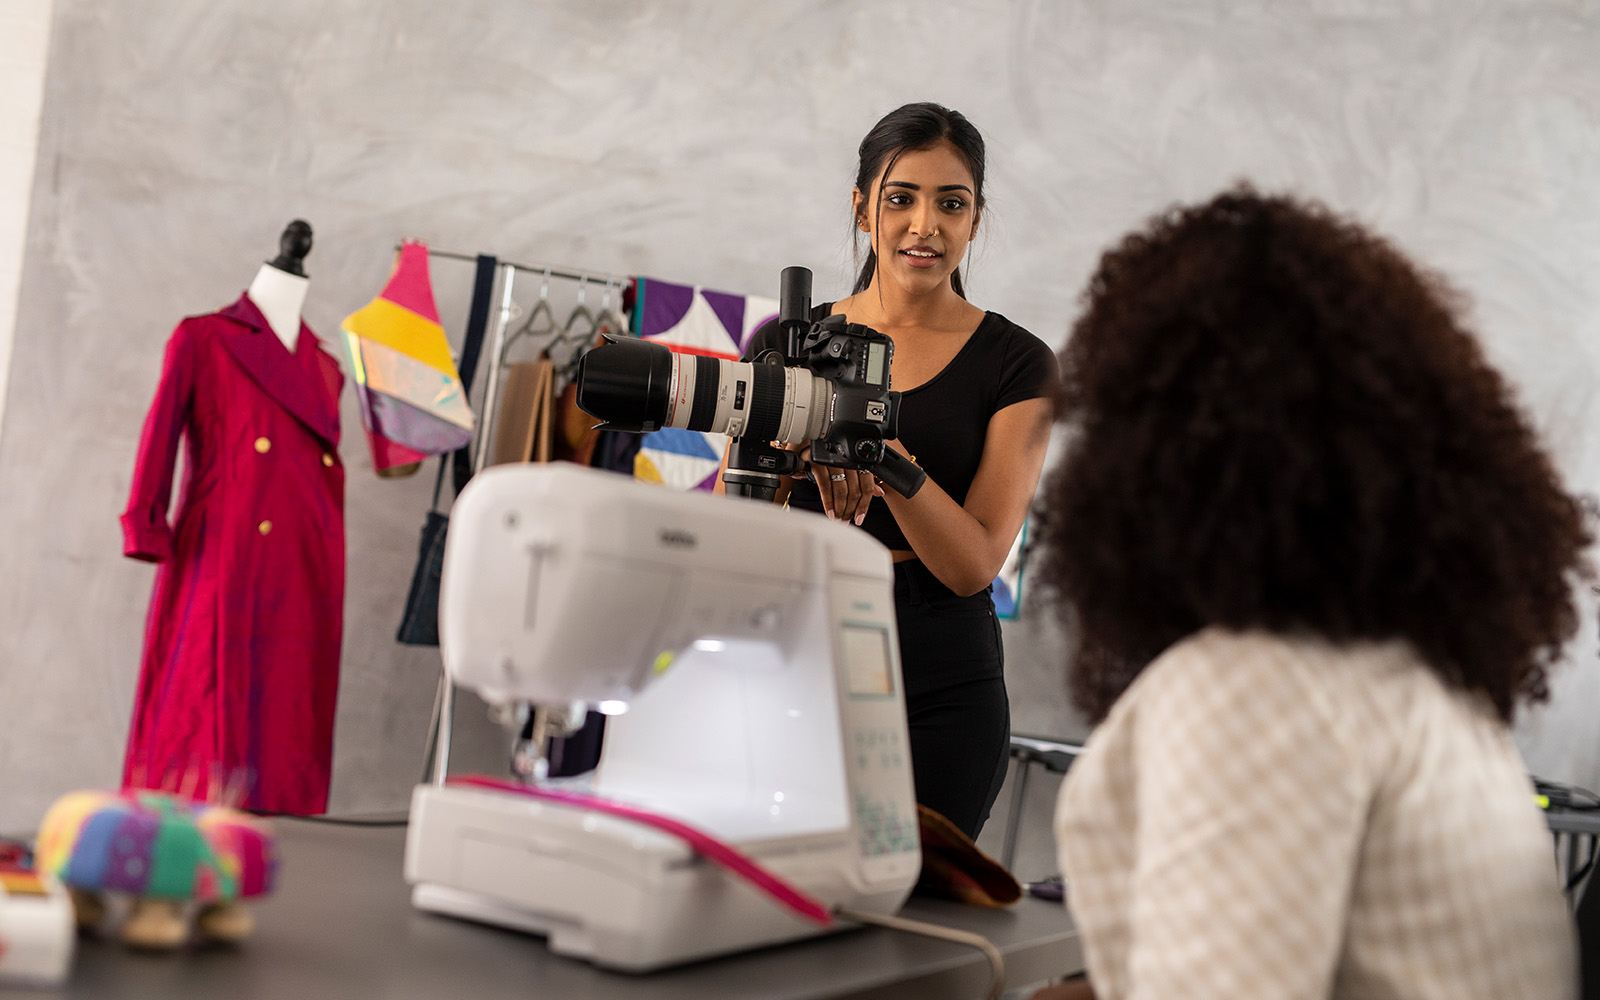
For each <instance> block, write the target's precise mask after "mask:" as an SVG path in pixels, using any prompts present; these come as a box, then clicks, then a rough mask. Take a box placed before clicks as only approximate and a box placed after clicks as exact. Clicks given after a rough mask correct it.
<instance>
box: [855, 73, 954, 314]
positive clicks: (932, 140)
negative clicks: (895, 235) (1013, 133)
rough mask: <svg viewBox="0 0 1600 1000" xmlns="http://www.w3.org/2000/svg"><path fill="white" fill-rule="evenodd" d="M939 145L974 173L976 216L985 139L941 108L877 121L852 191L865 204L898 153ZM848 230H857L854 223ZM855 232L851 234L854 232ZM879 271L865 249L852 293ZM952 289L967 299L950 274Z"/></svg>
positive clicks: (916, 107)
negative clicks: (945, 145)
mask: <svg viewBox="0 0 1600 1000" xmlns="http://www.w3.org/2000/svg"><path fill="white" fill-rule="evenodd" d="M941 142H948V143H949V144H950V145H951V146H952V147H954V148H955V151H956V152H957V153H958V154H959V155H960V156H961V158H962V159H963V160H965V161H966V164H967V169H968V170H970V171H971V172H972V186H973V192H972V200H973V206H974V207H975V208H977V209H979V210H980V211H981V210H982V209H983V136H982V135H980V134H978V129H977V127H976V126H974V125H973V124H972V123H971V122H969V121H967V118H966V116H965V115H963V114H962V113H961V112H959V111H952V110H950V109H949V108H947V107H944V106H943V105H939V104H930V103H927V102H922V103H919V104H906V105H902V106H901V107H898V108H895V109H894V110H893V111H891V112H889V113H888V114H886V115H884V116H883V117H882V118H880V119H878V124H876V125H874V126H872V131H870V132H868V133H867V135H866V138H864V139H862V140H861V148H860V149H859V150H858V151H857V155H858V157H859V165H858V166H857V168H856V190H857V191H860V192H861V197H862V198H863V199H865V198H870V197H871V196H872V182H873V181H875V180H877V179H878V175H879V174H885V175H887V172H888V171H889V170H892V169H893V168H894V164H895V161H896V160H898V159H900V154H902V153H904V152H906V151H907V150H917V149H929V148H931V147H933V146H936V145H938V144H939V143H941ZM882 199H883V192H881V191H880V192H879V193H878V200H877V202H875V203H874V204H873V206H872V211H873V213H874V218H876V216H877V215H878V214H879V213H880V211H881V207H880V203H881V202H882ZM850 221H851V225H852V226H854V225H855V220H854V219H852V220H850ZM877 228H878V226H877V222H876V221H874V222H873V231H874V232H876V231H877ZM852 231H854V230H852ZM856 256H857V259H859V258H860V246H859V245H857V246H856ZM877 271H878V254H877V252H876V251H875V250H873V249H872V247H871V246H870V245H869V246H868V247H867V259H866V262H865V264H864V265H863V266H862V268H861V273H860V274H859V275H858V276H857V277H856V286H855V288H853V289H851V293H852V294H854V293H856V292H863V291H866V288H867V286H868V285H869V284H871V283H872V276H873V275H874V274H876V273H877ZM950 287H951V288H953V289H955V293H956V294H957V295H959V296H961V297H962V298H966V297H967V293H966V290H965V289H963V288H962V287H961V273H960V272H959V271H955V272H952V273H951V275H950Z"/></svg>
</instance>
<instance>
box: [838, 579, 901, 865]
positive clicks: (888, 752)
mask: <svg viewBox="0 0 1600 1000" xmlns="http://www.w3.org/2000/svg"><path fill="white" fill-rule="evenodd" d="M842 589H843V588H841V590H842ZM839 597H840V598H842V599H843V601H842V603H844V605H845V606H844V607H843V608H837V609H836V610H837V611H838V612H840V613H839V617H838V618H837V619H836V620H837V621H838V622H839V626H838V648H839V653H840V655H839V658H838V663H839V671H840V695H841V698H842V701H843V704H842V706H841V707H842V708H843V713H842V717H843V722H844V725H843V736H844V757H845V768H846V771H847V773H848V775H849V781H850V799H851V808H852V809H853V811H854V812H855V818H856V828H857V831H858V835H859V837H860V850H861V855H862V858H863V863H864V867H865V869H866V872H865V873H866V874H867V875H868V877H871V878H893V877H895V875H897V874H899V873H900V871H901V869H903V868H905V867H906V866H907V865H911V866H915V865H917V864H918V863H919V861H918V858H919V855H918V840H917V807H916V802H915V799H914V797H913V795H912V792H911V747H910V745H909V742H908V739H907V736H906V727H905V703H904V700H903V697H904V696H903V693H902V688H901V683H900V658H899V651H898V649H897V648H896V641H895V634H894V625H893V622H894V618H893V613H892V611H891V610H890V609H888V608H883V607H879V606H878V605H879V604H881V603H882V601H883V598H884V595H883V594H882V592H881V591H880V592H878V593H875V594H871V595H868V594H859V595H857V594H846V593H841V594H840V595H839Z"/></svg>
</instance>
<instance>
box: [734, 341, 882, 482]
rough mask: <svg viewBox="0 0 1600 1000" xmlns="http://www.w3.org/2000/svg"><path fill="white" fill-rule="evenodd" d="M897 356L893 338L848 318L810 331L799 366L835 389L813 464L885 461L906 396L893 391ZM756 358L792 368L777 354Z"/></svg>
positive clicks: (816, 442) (859, 465)
mask: <svg viewBox="0 0 1600 1000" xmlns="http://www.w3.org/2000/svg"><path fill="white" fill-rule="evenodd" d="M893 357H894V341H893V340H890V339H889V338H888V337H887V336H885V335H884V334H881V333H879V332H878V331H876V330H874V329H872V328H871V327H869V326H863V325H861V324H860V323H849V322H846V320H845V318H844V317H843V316H828V317H826V318H824V319H821V320H818V321H817V322H816V323H813V324H812V326H811V328H810V329H809V330H807V331H806V332H805V334H804V335H803V336H802V338H801V340H800V345H799V350H798V352H797V353H796V355H795V357H794V358H793V362H794V363H795V364H798V365H800V366H803V367H805V368H806V369H808V370H809V371H810V372H811V374H813V375H815V376H816V377H817V378H820V379H822V380H824V381H825V382H827V383H828V385H829V390H828V392H827V398H828V403H827V406H828V413H827V415H826V417H827V419H826V427H827V429H826V430H825V431H823V432H822V433H821V434H820V435H818V436H816V437H813V438H812V439H811V458H812V461H814V462H816V463H817V464H819V465H834V466H841V467H844V468H868V467H871V466H872V465H875V464H876V463H877V462H878V460H879V459H881V458H882V457H883V452H884V442H885V441H886V440H889V439H891V438H893V437H894V436H895V435H896V433H897V429H896V428H897V426H898V422H899V416H900V394H899V393H897V392H894V391H892V390H891V389H890V388H889V384H890V383H889V362H890V360H891V359H892V358H893ZM755 360H756V363H758V364H762V363H765V364H772V363H778V364H789V359H786V358H784V357H782V356H781V355H778V353H777V352H776V351H768V352H764V353H763V354H762V355H761V356H759V357H757V358H756V359H755Z"/></svg>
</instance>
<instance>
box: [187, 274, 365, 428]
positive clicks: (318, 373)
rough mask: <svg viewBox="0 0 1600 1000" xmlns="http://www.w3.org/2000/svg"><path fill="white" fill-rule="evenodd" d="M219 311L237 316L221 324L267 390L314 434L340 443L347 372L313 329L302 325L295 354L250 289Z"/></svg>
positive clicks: (226, 341)
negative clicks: (343, 372) (341, 399)
mask: <svg viewBox="0 0 1600 1000" xmlns="http://www.w3.org/2000/svg"><path fill="white" fill-rule="evenodd" d="M218 315H220V316H222V317H224V318H226V319H229V320H232V321H233V322H232V323H228V324H224V325H223V326H222V327H221V334H220V337H221V340H222V344H223V346H224V347H226V348H227V350H228V353H229V354H231V355H233V358H234V360H235V361H237V362H239V365H240V367H242V368H243V369H244V370H245V371H246V372H247V373H248V374H249V375H250V377H251V379H253V380H254V381H255V383H256V384H257V385H259V386H260V387H261V389H262V391H263V392H265V393H266V394H267V395H269V396H271V397H272V398H273V399H274V400H276V401H277V403H278V405H280V406H282V407H283V408H284V409H285V410H288V411H289V412H290V413H291V414H293V416H294V417H295V419H297V420H299V421H300V422H301V423H303V424H305V425H306V427H308V428H310V430H311V432H312V433H313V434H316V435H317V436H318V437H320V438H322V439H323V440H324V441H326V442H328V444H330V445H335V446H336V445H338V443H339V409H338V406H339V389H340V387H341V386H342V384H343V382H344V376H343V375H341V374H340V373H339V366H338V365H337V364H336V363H335V362H334V361H333V359H332V358H329V357H327V356H326V354H324V352H323V350H322V348H321V347H320V346H318V344H317V338H316V335H315V334H313V333H312V332H311V328H310V327H308V326H306V325H305V324H304V323H301V324H300V339H299V341H298V342H297V344H296V352H295V354H290V353H289V351H288V349H287V348H285V347H284V346H283V341H281V340H279V339H278V336H277V334H275V333H273V332H272V328H271V327H270V326H269V325H268V324H267V320H266V317H264V316H262V315H261V310H260V309H259V308H257V307H256V304H255V303H254V302H252V301H250V296H249V295H248V294H246V295H241V296H239V301H237V302H235V303H234V304H233V305H231V306H228V307H227V308H225V309H222V310H220V311H219V313H218ZM307 352H310V356H309V357H308V356H307ZM306 361H309V362H310V363H309V364H306V363H305V362H306Z"/></svg>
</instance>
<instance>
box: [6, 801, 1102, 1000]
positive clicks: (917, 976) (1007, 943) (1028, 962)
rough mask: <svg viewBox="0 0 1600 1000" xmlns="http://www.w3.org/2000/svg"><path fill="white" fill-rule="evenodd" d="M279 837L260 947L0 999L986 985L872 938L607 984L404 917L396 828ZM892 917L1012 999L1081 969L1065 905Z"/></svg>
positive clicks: (535, 942) (250, 999) (714, 992)
mask: <svg viewBox="0 0 1600 1000" xmlns="http://www.w3.org/2000/svg"><path fill="white" fill-rule="evenodd" d="M278 831H279V840H280V849H281V853H282V867H281V868H280V877H279V885H278V890H277V892H276V893H275V894H274V895H273V896H271V897H269V898H268V899H266V900H264V901H262V902H261V903H260V904H258V905H257V906H256V907H255V914H256V932H255V934H254V936H253V937H251V939H250V940H249V941H247V942H245V943H244V944H243V945H241V946H239V947H236V948H215V947H214V948H192V949H187V950H183V951H179V952H177V953H173V954H161V955H146V954H139V953H136V952H130V951H128V950H126V949H124V948H123V947H122V946H121V945H120V944H118V943H116V942H115V941H110V940H101V939H96V938H88V939H83V940H80V942H79V947H78V954H77V957H76V959H75V965H74V968H73V972H72V975H71V977H70V978H69V979H68V981H67V982H66V983H65V984H64V985H63V986H61V987H59V988H57V989H55V990H27V991H24V990H7V989H4V988H0V996H4V997H7V998H9V997H13V996H15V997H50V996H62V997H94V998H97V1000H98V998H105V1000H118V998H130V1000H131V998H141V1000H142V998H158V997H159V998H163V1000H183V998H189V997H208V998H209V997H218V998H225V1000H257V998H259V1000H320V998H323V997H337V998H346V997H349V998H364V997H382V998H396V1000H400V998H405V1000H409V998H425V997H426V998H431V997H472V998H474V1000H493V998H497V997H517V998H519V1000H526V998H534V997H552V998H573V1000H582V998H590V997H596V998H598V997H605V998H623V1000H627V998H641V1000H642V998H650V1000H690V998H693V1000H705V998H708V997H751V998H770V1000H810V998H818V997H840V998H869V997H870V998H894V997H917V998H921V1000H941V998H951V1000H955V998H962V1000H965V998H970V997H978V996H981V995H982V993H983V990H984V988H985V986H986V985H987V984H988V981H989V971H988V970H989V966H988V962H987V960H985V959H984V958H983V956H982V955H981V954H980V953H979V952H978V951H976V950H975V949H972V948H967V947H964V946H961V945H957V944H952V943H949V942H945V941H938V940H933V939H929V938H924V937H920V936H913V935H909V934H905V933H900V932H896V931H891V930H886V929H882V928H876V927H867V928H857V929H853V930H848V931H843V932H840V933H838V934H833V935H829V936H826V937H822V938H815V939H812V940H809V941H800V942H794V943H792V944H787V945H780V946H777V947H773V948H767V949H763V950H761V951H755V952H748V953H745V954H742V955H735V956H731V957H727V958H721V959H712V960H709V961H705V962H700V963H696V964H694V965H689V966H683V967H680V968H677V969H669V970H664V971H661V972H656V973H651V974H648V975H626V974H620V973H611V972H606V971H603V970H600V969H597V968H595V967H593V966H591V965H589V964H587V963H585V962H582V961H577V960H573V959H568V958H562V957H560V956H557V955H554V954H552V953H551V952H550V951H549V950H548V949H547V948H546V947H545V944H544V941H543V939H541V938H538V937H534V936H530V935H526V934H521V933H518V932H514V931H508V930H502V929H499V928H494V927H486V926H483V925H479V924H473V923H467V922H464V921H459V920H454V919H451V918H448V917H441V916H436V915H432V914H426V913H421V912H419V911H417V910H415V909H413V908H412V906H411V901H410V887H409V886H407V885H406V883H405V881H404V879H403V878H402V877H401V855H402V851H403V847H404V844H405V831H404V829H401V828H398V827H388V828H382V827H379V828H373V827H348V826H332V825H323V824H312V823H306V822H303V821H279V822H278ZM902 915H903V916H907V917H911V918H913V919H918V920H926V921H930V922H933V923H939V924H944V925H946V926H949V927H956V928H959V929H962V930H968V931H973V932H976V933H978V934H981V935H983V936H984V937H986V938H988V939H989V940H990V941H992V942H994V943H995V945H997V946H998V947H999V948H1000V949H1001V951H1002V952H1003V953H1004V955H1005V959H1006V973H1007V975H1006V980H1007V984H1008V986H1009V987H1012V988H1014V987H1018V986H1022V985H1025V984H1028V983H1034V982H1039V981H1041V980H1044V979H1048V978H1051V977H1054V976H1058V975H1062V974H1065V973H1069V972H1074V971H1077V970H1078V969H1080V968H1081V967H1082V957H1081V951H1080V949H1079V945H1078V936H1077V932H1076V931H1075V930H1074V929H1073V926H1072V921H1071V918H1070V917H1068V915H1067V912H1066V910H1065V908H1064V907H1062V906H1061V905H1060V904H1056V903H1047V902H1044V901H1041V900H1036V899H1032V898H1030V897H1026V896H1025V897H1024V898H1023V900H1022V901H1021V902H1019V903H1018V904H1016V905H1015V906H1013V907H1009V908H1006V909H1001V910H985V909H978V908H974V907H968V906H962V905H960V904H957V903H947V902H942V901H937V900H928V899H921V898H913V899H912V900H911V902H910V903H909V904H908V905H907V906H906V908H905V910H904V911H903V913H902Z"/></svg>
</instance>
